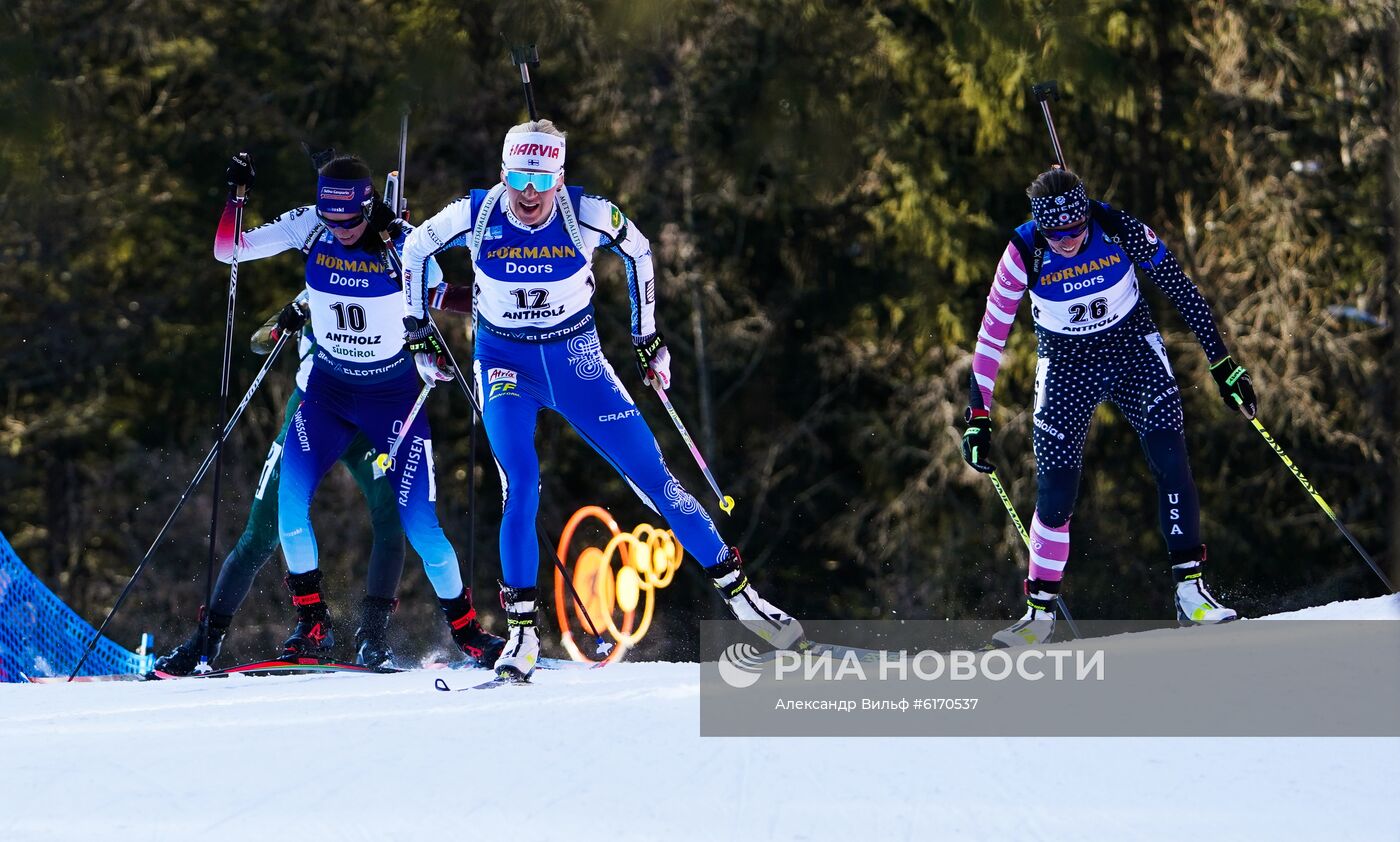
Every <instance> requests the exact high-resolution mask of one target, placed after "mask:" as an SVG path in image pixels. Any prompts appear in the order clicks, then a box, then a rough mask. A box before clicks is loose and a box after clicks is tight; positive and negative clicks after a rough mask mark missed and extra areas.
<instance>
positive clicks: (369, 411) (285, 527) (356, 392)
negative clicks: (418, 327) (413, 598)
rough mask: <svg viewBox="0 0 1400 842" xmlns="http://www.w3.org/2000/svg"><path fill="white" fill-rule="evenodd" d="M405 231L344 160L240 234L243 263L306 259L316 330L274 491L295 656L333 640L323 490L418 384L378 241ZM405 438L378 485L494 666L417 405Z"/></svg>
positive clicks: (432, 267)
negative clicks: (322, 536)
mask: <svg viewBox="0 0 1400 842" xmlns="http://www.w3.org/2000/svg"><path fill="white" fill-rule="evenodd" d="M241 201H242V199H239V198H238V197H236V196H230V198H229V204H228V206H227V207H226V208H225V211H224V217H223V219H222V220H221V221H220V224H219V232H218V235H217V237H216V240H215V246H214V253H215V256H216V257H218V259H220V260H223V261H225V262H227V261H229V260H230V259H231V258H232V256H233V242H234V228H235V222H234V220H235V209H236V207H237V203H239V202H241ZM410 230H411V228H410V227H409V226H407V225H406V224H401V223H399V222H398V221H397V220H396V219H395V217H394V214H393V212H392V211H391V210H390V209H389V208H388V206H387V205H385V204H384V202H383V201H382V200H380V199H379V197H378V194H377V193H376V192H375V190H374V186H373V180H372V177H371V173H370V170H369V167H368V166H366V165H365V164H364V162H363V161H361V160H359V159H358V158H355V157H350V156H344V157H340V158H336V159H335V160H333V161H331V162H330V163H328V164H326V165H325V166H324V167H323V168H322V169H321V171H320V178H319V181H318V184H317V191H316V204H315V205H308V206H306V207H300V208H295V209H293V210H290V211H287V212H286V213H284V214H282V215H281V216H279V217H277V218H276V219H274V220H272V221H271V222H269V223H267V224H266V225H263V226H260V227H258V228H254V229H253V230H251V231H248V232H247V233H246V234H244V235H243V236H242V238H241V239H240V241H239V247H238V259H239V260H257V259H259V258H263V257H269V256H271V255H274V254H278V253H280V252H284V251H290V250H298V251H300V252H301V253H302V254H303V255H304V257H305V261H306V293H307V303H308V305H309V308H310V314H309V315H310V317H311V321H310V325H309V329H310V330H312V331H314V334H315V336H314V339H315V344H316V351H315V358H314V361H313V364H312V368H311V373H310V376H309V377H308V378H307V384H306V388H305V395H304V397H303V400H302V403H301V405H300V406H299V407H297V410H296V413H295V415H294V416H293V417H292V421H291V427H290V429H289V430H288V433H287V438H286V442H285V445H284V451H283V455H282V484H281V488H280V489H279V492H278V498H277V506H278V510H277V512H278V515H277V516H278V530H279V532H280V534H281V541H282V552H283V554H284V555H285V556H286V558H287V570H288V574H289V575H288V576H287V587H288V588H289V589H290V590H291V593H292V603H293V604H294V605H295V606H296V609H297V617H298V622H297V625H296V629H295V630H294V631H293V632H292V635H291V637H290V638H288V639H287V642H286V644H284V654H285V655H288V656H315V657H323V656H325V655H328V654H329V652H330V649H331V647H332V646H333V645H334V643H335V636H334V634H333V633H332V629H331V616H330V611H329V609H328V608H327V606H326V603H325V600H324V599H323V598H322V595H321V571H320V570H319V569H318V567H317V549H316V535H315V533H314V532H313V531H312V528H311V513H310V509H311V498H312V497H313V496H314V495H315V493H316V486H317V485H319V484H320V482H321V477H323V476H324V475H325V474H326V472H327V471H328V470H330V468H331V466H332V465H334V464H335V461H336V460H337V459H338V458H340V454H341V453H342V452H344V450H345V446H346V445H347V444H349V442H350V440H351V439H352V438H354V437H355V434H356V433H357V432H363V433H364V434H365V436H366V437H368V438H369V440H370V442H371V443H372V444H373V445H374V446H375V447H377V448H378V449H379V450H380V451H381V452H387V451H388V450H389V449H390V447H391V446H392V444H393V442H394V439H395V438H396V437H397V436H398V435H399V434H400V427H401V426H402V424H403V421H404V419H405V418H406V417H407V415H408V413H409V410H410V408H411V407H412V406H413V404H414V401H415V400H416V399H417V397H418V394H419V391H420V389H421V388H422V384H421V383H420V382H419V379H418V376H417V375H416V374H415V373H414V364H413V360H412V358H411V357H410V355H409V354H408V352H407V351H406V350H405V349H404V345H403V342H402V339H401V336H402V330H401V319H402V314H403V304H402V293H401V291H400V289H401V285H400V283H399V281H398V280H397V277H396V274H395V273H392V272H391V271H390V266H391V264H390V262H389V261H388V259H387V254H386V249H385V246H384V242H383V237H382V235H383V233H384V232H386V231H388V232H390V233H391V234H392V235H393V236H394V237H395V238H396V239H397V240H398V242H399V243H402V242H403V238H404V236H405V235H406V234H407V232H408V231H410ZM426 267H427V273H426V276H425V281H420V285H421V286H422V287H423V289H425V290H428V291H430V293H431V299H430V300H431V301H432V302H433V303H434V304H435V306H441V305H442V304H443V300H444V298H445V297H447V296H448V289H447V286H446V284H444V283H443V281H442V272H441V270H439V269H438V268H437V265H436V263H435V262H434V263H429V264H426ZM296 327H300V325H296ZM403 435H404V436H405V438H404V440H403V443H402V444H401V445H400V448H399V451H398V453H397V457H396V460H395V462H394V464H393V466H392V467H391V468H390V470H389V472H388V475H387V476H386V477H385V478H384V479H382V480H378V481H380V482H388V483H391V484H392V487H393V489H394V495H395V498H396V500H397V502H398V510H399V517H400V520H401V521H402V522H403V530H404V534H405V535H406V536H407V537H408V540H409V542H410V543H411V544H412V545H413V549H414V550H416V551H417V552H418V555H419V556H421V557H422V559H423V569H424V571H425V572H426V573H427V575H428V580H429V581H430V582H431V583H432V586H433V590H434V591H435V592H436V593H437V596H438V599H439V601H440V602H441V603H442V609H443V611H444V613H445V614H446V617H447V621H448V623H449V625H450V626H451V627H452V636H453V640H455V641H456V643H457V644H458V645H459V646H460V647H461V648H462V650H463V651H464V652H466V653H467V654H468V655H471V656H472V657H474V658H476V659H477V660H478V661H481V662H484V663H486V665H487V666H490V665H492V664H494V662H495V657H496V655H498V654H499V652H500V650H501V647H502V646H503V645H504V640H502V639H501V638H499V637H497V636H495V635H492V634H489V633H487V632H486V630H485V629H483V628H482V627H481V624H480V623H479V622H478V621H477V619H476V611H475V610H474V609H473V607H472V601H471V592H470V591H468V590H467V589H466V588H465V587H464V586H463V584H462V574H461V570H460V568H459V567H458V563H457V553H456V552H455V551H454V550H453V549H452V545H451V544H450V543H449V542H448V540H447V536H446V535H444V534H443V531H442V527H441V526H440V525H439V524H438V518H437V511H436V505H435V504H436V499H437V487H436V484H435V482H434V477H433V441H432V434H431V433H430V432H429V430H428V418H427V414H426V413H423V412H420V413H419V414H418V416H417V417H416V418H415V419H414V422H413V424H412V426H411V427H410V428H409V429H408V430H407V431H404V433H403Z"/></svg>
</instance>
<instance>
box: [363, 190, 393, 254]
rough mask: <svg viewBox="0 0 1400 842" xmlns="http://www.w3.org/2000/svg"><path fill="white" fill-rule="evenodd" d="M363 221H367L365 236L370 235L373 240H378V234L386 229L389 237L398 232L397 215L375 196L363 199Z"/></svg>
mask: <svg viewBox="0 0 1400 842" xmlns="http://www.w3.org/2000/svg"><path fill="white" fill-rule="evenodd" d="M365 221H366V222H368V223H369V226H368V227H367V228H365V236H367V237H370V238H371V239H372V241H373V242H376V243H377V242H379V238H380V235H381V234H383V233H384V232H386V231H387V232H388V233H389V237H390V238H392V237H393V236H394V234H396V233H397V232H398V224H399V217H398V215H396V214H395V213H394V211H393V210H392V209H390V207H389V205H388V204H386V203H385V202H383V201H381V200H380V199H378V198H376V197H371V198H369V199H366V200H365Z"/></svg>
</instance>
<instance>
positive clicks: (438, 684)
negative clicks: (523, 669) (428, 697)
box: [433, 670, 531, 693]
mask: <svg viewBox="0 0 1400 842" xmlns="http://www.w3.org/2000/svg"><path fill="white" fill-rule="evenodd" d="M530 683H531V681H530V678H529V676H525V675H521V674H520V673H518V672H516V671H515V670H502V671H501V672H498V673H496V676H495V677H494V678H492V679H490V680H489V681H483V682H481V683H480V684H472V685H469V686H467V687H455V688H454V687H449V686H447V682H446V681H445V680H443V679H441V678H435V679H433V687H435V688H437V689H438V690H441V691H442V692H444V693H460V692H462V691H463V690H494V689H496V688H497V687H516V686H521V685H525V684H530Z"/></svg>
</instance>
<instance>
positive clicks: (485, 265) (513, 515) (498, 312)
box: [404, 186, 729, 588]
mask: <svg viewBox="0 0 1400 842" xmlns="http://www.w3.org/2000/svg"><path fill="white" fill-rule="evenodd" d="M554 195H555V206H554V209H553V211H552V212H551V216H550V217H549V219H548V220H546V221H545V222H544V223H542V224H540V225H539V226H537V227H535V228H529V227H527V226H525V225H524V224H522V223H520V222H519V221H518V220H517V219H516V218H515V216H514V214H513V213H511V211H510V208H509V201H508V199H507V198H506V197H505V195H504V191H503V188H501V187H499V186H498V187H496V188H495V189H493V190H491V191H485V190H474V191H472V193H471V194H470V195H469V196H466V197H463V198H462V199H459V200H458V201H456V202H454V203H452V204H450V205H448V206H447V207H446V208H444V209H443V210H442V211H441V212H439V213H438V214H437V215H436V216H434V217H433V218H432V219H430V220H428V221H427V222H425V223H424V224H423V225H421V226H420V227H419V228H418V229H417V230H416V231H415V232H414V233H412V234H410V235H409V237H408V239H407V241H406V242H405V245H404V276H405V284H404V294H405V297H406V301H407V310H408V314H409V315H412V316H417V317H420V318H421V317H422V314H423V309H422V308H423V302H424V299H425V297H426V289H425V288H424V287H423V278H424V277H425V272H426V271H427V267H428V263H427V261H429V260H430V259H431V258H432V257H433V256H434V255H436V254H438V253H440V252H442V251H445V250H446V249H449V248H455V247H459V246H466V247H468V248H469V249H471V251H472V264H473V267H474V270H475V278H476V301H475V303H474V306H473V311H474V313H475V318H476V327H477V331H476V335H477V340H476V351H475V359H474V361H473V371H474V373H475V379H476V384H477V390H478V392H479V393H480V394H481V395H482V397H483V400H484V403H483V406H482V411H483V417H484V420H485V424H486V433H487V437H488V438H489V439H490V442H491V447H492V450H493V451H494V452H495V455H496V462H497V465H498V466H499V468H500V471H501V478H502V485H503V486H504V488H505V514H504V517H503V519H502V522H501V538H500V547H501V568H502V578H503V580H504V582H505V584H506V585H508V586H510V587H513V588H523V587H531V586H533V585H534V584H535V582H536V577H537V574H538V570H539V545H538V543H537V541H536V537H535V523H534V521H535V515H536V512H537V511H538V509H539V483H540V465H539V457H538V455H537V453H536V451H535V420H536V416H537V415H538V414H539V411H540V409H541V408H548V409H552V410H554V411H555V412H558V413H559V414H560V415H562V416H564V418H565V419H566V420H567V421H568V422H569V423H570V424H571V425H573V427H574V429H575V430H577V431H578V432H579V434H580V435H581V436H582V437H583V438H584V440H585V441H587V442H589V444H591V445H592V446H593V448H594V449H595V450H597V451H598V453H599V454H600V455H601V456H602V457H603V458H604V459H606V460H607V461H608V462H609V464H611V465H612V466H613V468H615V469H616V470H617V471H618V472H619V473H620V474H622V476H623V477H624V478H625V479H627V480H628V482H630V483H631V484H632V486H633V488H634V489H635V490H637V491H638V493H639V494H640V495H641V496H642V498H643V499H644V501H646V502H647V503H648V504H649V505H650V506H651V507H652V508H653V509H655V510H656V511H657V512H659V513H660V514H661V515H662V516H663V517H664V518H665V519H666V521H667V523H668V524H669V525H670V527H671V528H672V530H673V531H674V532H675V533H676V537H677V538H678V539H679V540H680V542H681V544H682V545H684V546H685V547H686V549H688V550H690V552H691V553H692V554H694V556H695V557H696V559H698V560H699V561H700V562H701V564H703V565H705V566H707V567H708V566H712V565H714V564H718V563H720V562H722V561H724V560H725V559H726V558H728V555H729V549H728V547H727V546H726V545H725V543H724V541H723V539H721V538H720V536H719V533H718V531H716V529H715V525H714V522H713V521H712V520H711V519H710V516H709V514H707V513H706V512H705V510H704V509H702V508H701V506H700V504H699V502H698V501H697V500H696V499H695V498H694V497H693V496H692V495H691V494H690V493H689V492H688V491H686V490H685V489H684V488H683V487H682V486H681V484H680V483H679V482H677V480H676V478H675V477H674V476H672V474H671V471H670V469H669V468H668V467H667V466H666V462H665V460H664V459H663V458H662V456H661V449H660V447H659V446H658V445H657V443H656V439H655V437H654V436H652V434H651V430H650V429H649V428H648V427H647V425H646V421H645V420H644V419H643V418H642V416H641V413H640V412H638V410H637V407H636V404H635V402H634V401H633V400H632V397H631V395H629V394H628V392H627V389H626V387H624V386H623V385H622V382H621V381H620V380H619V379H618V377H617V375H616V373H614V371H613V369H612V366H611V365H610V364H609V363H608V361H607V359H606V358H605V357H604V356H603V352H602V349H601V347H600V345H599V340H598V333H597V329H596V326H595V324H594V319H593V306H592V303H591V299H592V295H593V290H594V280H593V272H592V263H593V255H594V253H595V252H596V251H597V250H598V249H600V248H601V249H606V250H608V251H612V252H613V253H615V254H617V255H618V256H619V257H620V258H621V259H622V261H623V264H624V268H625V269H626V274H627V284H628V293H629V297H630V299H631V304H632V319H631V327H632V334H633V338H634V339H637V338H640V337H643V336H647V335H650V334H652V333H654V332H655V330H656V327H655V321H654V310H655V305H656V294H655V279H654V273H653V269H652V260H651V246H650V244H649V243H648V242H647V240H646V238H645V237H644V236H643V235H642V234H641V232H640V231H638V230H637V229H636V227H635V226H633V225H632V224H631V223H630V222H629V221H628V220H627V219H626V218H625V217H624V216H623V215H622V213H621V212H620V211H619V210H618V209H617V208H616V207H615V206H614V205H612V204H611V203H610V202H608V201H607V200H606V199H601V198H599V197H596V196H588V195H585V194H584V193H583V192H582V191H581V190H578V189H576V188H568V189H565V188H563V187H559V188H557V189H556V191H555V194H554Z"/></svg>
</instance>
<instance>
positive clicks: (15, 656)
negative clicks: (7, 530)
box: [0, 533, 150, 681]
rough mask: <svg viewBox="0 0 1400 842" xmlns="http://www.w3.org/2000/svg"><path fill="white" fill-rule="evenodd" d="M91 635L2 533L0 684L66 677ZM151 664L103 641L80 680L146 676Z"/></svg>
mask: <svg viewBox="0 0 1400 842" xmlns="http://www.w3.org/2000/svg"><path fill="white" fill-rule="evenodd" d="M93 632H94V629H93V627H92V626H90V625H88V624H87V623H86V622H85V621H84V620H83V618H82V617H79V616H78V615H77V614H76V613H75V612H74V611H73V609H71V608H69V607H68V606H67V605H66V604H64V602H63V600H61V599H59V598H58V597H57V596H54V593H53V591H51V590H49V589H48V588H47V587H45V586H44V583H43V582H41V581H39V578H38V577H37V576H35V575H34V574H33V573H31V572H30V571H29V568H28V567H25V566H24V563H23V562H21V561H20V560H19V556H17V555H15V551H14V548H13V547H11V546H10V542H9V541H7V540H5V536H4V534H3V533H0V681H24V680H25V676H29V677H33V678H38V677H43V676H57V675H67V674H68V673H69V672H70V671H71V670H72V669H73V666H74V665H75V664H77V663H78V659H79V658H81V657H82V655H83V647H85V646H87V642H88V641H89V640H91V639H92V635H93ZM148 660H149V657H143V656H141V655H137V654H136V653H135V652H130V651H128V650H126V649H123V648H122V647H120V646H118V645H117V644H115V643H113V642H112V641H110V640H108V639H107V638H105V637H104V638H102V639H101V640H99V641H97V646H96V647H95V648H94V649H93V650H92V654H91V655H89V656H88V659H87V663H86V664H84V665H83V671H82V675H113V674H117V673H132V672H145V671H147V670H149V669H150V667H149V666H148V664H147V661H148Z"/></svg>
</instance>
